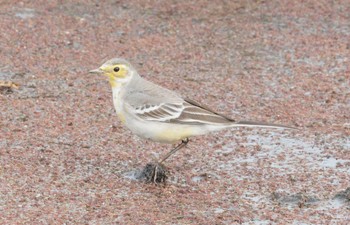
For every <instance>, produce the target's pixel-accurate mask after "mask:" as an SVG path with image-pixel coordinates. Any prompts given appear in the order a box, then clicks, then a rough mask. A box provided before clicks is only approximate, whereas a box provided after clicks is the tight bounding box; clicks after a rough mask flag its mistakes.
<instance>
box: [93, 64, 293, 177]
mask: <svg viewBox="0 0 350 225" xmlns="http://www.w3.org/2000/svg"><path fill="white" fill-rule="evenodd" d="M89 72H90V73H96V74H102V75H104V76H106V77H107V78H108V80H109V83H110V86H111V88H112V97H113V105H114V108H115V111H116V114H117V115H118V117H119V119H120V121H121V123H122V124H123V125H125V126H126V127H127V128H128V129H129V130H130V131H131V132H132V133H133V134H136V135H138V136H139V137H141V138H145V139H149V140H152V141H155V142H160V143H177V142H180V144H178V145H177V146H176V147H175V148H173V149H172V150H171V151H169V152H168V153H167V154H166V155H165V156H164V157H163V158H161V159H160V160H159V161H158V163H157V165H160V164H162V163H163V162H164V161H165V160H167V159H168V158H169V157H170V156H171V155H173V154H174V153H175V152H177V151H178V150H180V149H181V148H183V147H184V146H186V145H187V144H188V142H189V138H191V137H193V136H198V135H204V134H207V133H211V132H214V131H219V130H223V129H228V128H233V127H267V128H285V129H295V128H294V127H290V126H284V125H279V124H270V123H261V122H251V121H236V120H235V119H232V118H230V117H228V116H226V115H223V114H221V113H218V112H216V111H214V110H212V109H210V108H209V107H207V106H204V105H203V104H200V103H199V102H197V101H194V100H191V99H188V98H184V97H182V96H181V95H180V94H178V93H176V92H174V91H171V90H169V89H167V88H164V87H162V86H160V85H158V84H155V83H153V82H151V81H148V80H146V79H144V78H142V77H141V76H140V75H139V73H138V72H137V70H136V69H135V68H134V67H133V66H132V64H131V63H130V62H128V61H127V60H125V59H123V58H113V59H110V60H108V61H106V62H105V63H103V64H102V65H101V66H100V67H99V68H97V69H94V70H91V71H89ZM157 168H159V167H158V166H155V168H154V171H153V174H152V175H151V179H152V180H153V181H156V180H157Z"/></svg>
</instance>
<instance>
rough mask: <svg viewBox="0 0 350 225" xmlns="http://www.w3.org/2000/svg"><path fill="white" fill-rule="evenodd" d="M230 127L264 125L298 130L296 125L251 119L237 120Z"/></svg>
mask: <svg viewBox="0 0 350 225" xmlns="http://www.w3.org/2000/svg"><path fill="white" fill-rule="evenodd" d="M231 126H232V127H266V128H284V129H294V130H299V128H296V127H290V126H285V125H280V124H272V123H261V122H251V121H239V122H237V123H232V125H231Z"/></svg>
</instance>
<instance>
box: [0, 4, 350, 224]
mask: <svg viewBox="0 0 350 225" xmlns="http://www.w3.org/2000/svg"><path fill="white" fill-rule="evenodd" d="M0 27H1V32H0V80H7V81H13V82H16V83H18V84H20V85H21V88H20V89H18V90H16V89H14V90H13V91H11V90H4V89H2V90H0V224H236V223H237V224H239V223H245V224H287V223H288V224H291V223H292V224H349V223H350V113H349V111H350V60H349V56H350V2H349V1H348V0H343V1H342V0H339V1H325V0H310V1H301V0H299V1H277V0H274V1H202V0H201V1H193V2H191V1H151V0H148V1H141V0H135V1H126V0H120V1H118V0H114V1H109V0H107V1H101V2H99V1H83V0H81V1H54V0H53V1H44V0H42V1H1V2H0ZM116 56H118V57H123V58H126V59H128V60H130V61H131V62H132V63H133V64H134V65H135V67H137V68H138V71H139V72H140V74H142V75H143V76H144V77H146V78H147V79H149V80H152V81H153V82H156V83H158V84H160V85H163V86H165V87H167V88H170V89H172V90H175V91H177V92H179V93H181V94H182V95H183V96H186V97H189V98H192V99H194V100H196V101H199V102H202V103H204V104H206V105H208V106H210V107H211V108H214V109H215V110H217V111H220V112H222V113H224V114H226V115H229V116H231V117H233V118H236V119H238V120H257V121H266V122H274V123H280V124H285V125H291V126H297V127H299V128H301V130H300V131H288V130H266V129H231V130H226V131H222V132H218V133H215V134H213V135H206V136H202V137H196V138H193V139H192V140H191V142H190V143H189V145H188V147H187V148H185V149H182V150H181V151H180V152H179V153H178V154H176V155H175V156H174V157H172V158H171V159H170V160H169V161H168V162H167V167H168V169H169V170H170V173H171V174H170V178H169V181H168V183H167V184H166V185H165V186H163V185H158V186H156V185H152V184H145V183H142V182H139V181H136V180H133V179H132V178H133V173H134V172H135V171H137V170H139V169H141V168H142V167H143V166H144V165H146V163H148V162H150V161H154V160H156V159H158V158H159V157H161V156H162V155H164V154H165V153H166V152H167V151H168V150H169V149H170V148H171V147H172V146H170V145H165V144H157V143H153V142H151V141H146V140H142V139H140V138H138V137H135V136H134V135H132V134H131V133H130V131H128V130H126V129H125V128H124V127H123V126H122V125H121V124H120V122H119V121H118V119H117V116H116V115H115V113H114V109H113V106H112V99H111V89H110V87H109V84H108V82H107V81H106V80H105V79H104V78H103V77H99V76H96V75H91V74H88V73H87V71H89V70H90V69H95V68H96V67H98V66H100V65H101V63H103V62H104V61H105V60H107V59H109V58H112V57H116Z"/></svg>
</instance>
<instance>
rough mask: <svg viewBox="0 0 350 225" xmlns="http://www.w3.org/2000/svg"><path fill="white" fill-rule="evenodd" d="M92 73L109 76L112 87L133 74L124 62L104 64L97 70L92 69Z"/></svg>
mask: <svg viewBox="0 0 350 225" xmlns="http://www.w3.org/2000/svg"><path fill="white" fill-rule="evenodd" d="M90 73H99V74H102V75H104V76H107V77H108V78H109V83H110V84H111V86H112V87H116V86H118V85H119V84H121V83H124V82H125V81H126V80H128V78H129V77H130V76H131V75H132V74H131V73H130V68H129V67H128V66H127V65H126V64H123V63H117V62H116V63H110V62H107V63H105V64H103V65H102V66H101V67H100V68H98V69H96V70H91V71H90Z"/></svg>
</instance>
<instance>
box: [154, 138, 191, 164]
mask: <svg viewBox="0 0 350 225" xmlns="http://www.w3.org/2000/svg"><path fill="white" fill-rule="evenodd" d="M189 141H190V140H189V139H188V138H186V139H185V140H182V142H181V143H180V144H179V145H178V146H176V147H175V148H173V149H172V150H171V151H170V152H168V153H167V154H166V155H165V156H164V157H163V158H162V159H161V160H160V161H159V162H158V163H162V162H164V161H165V160H167V159H168V158H169V157H170V156H171V155H172V154H174V153H175V152H177V151H178V150H180V149H181V148H183V147H185V146H186V145H187V143H188V142H189Z"/></svg>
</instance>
